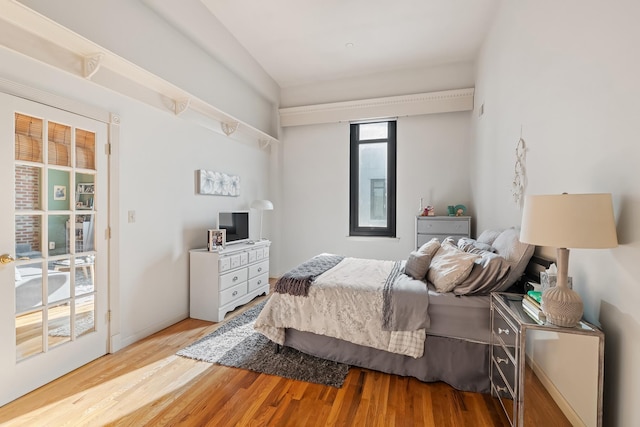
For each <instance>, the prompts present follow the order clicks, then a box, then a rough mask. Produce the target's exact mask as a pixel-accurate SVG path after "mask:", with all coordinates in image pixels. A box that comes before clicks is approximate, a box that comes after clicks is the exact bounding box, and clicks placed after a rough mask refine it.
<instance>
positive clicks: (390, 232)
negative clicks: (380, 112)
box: [349, 120, 397, 237]
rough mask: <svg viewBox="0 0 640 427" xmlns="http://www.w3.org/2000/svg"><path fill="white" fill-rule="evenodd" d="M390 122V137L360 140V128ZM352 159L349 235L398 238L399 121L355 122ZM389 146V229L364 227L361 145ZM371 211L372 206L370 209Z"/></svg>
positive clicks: (352, 128) (352, 134)
mask: <svg viewBox="0 0 640 427" xmlns="http://www.w3.org/2000/svg"><path fill="white" fill-rule="evenodd" d="M380 122H386V123H387V137H386V138H380V139H367V140H360V125H363V124H370V123H380ZM350 132H351V135H350V149H349V153H350V159H349V236H371V237H396V163H397V162H396V159H397V141H396V140H397V135H396V134H397V122H396V120H375V121H367V122H357V123H351V125H350ZM381 142H382V143H386V144H387V226H386V227H373V226H367V227H361V226H359V225H358V219H359V200H360V194H359V185H358V184H359V175H360V155H359V154H360V146H361V145H362V144H375V143H381ZM369 208H370V207H369Z"/></svg>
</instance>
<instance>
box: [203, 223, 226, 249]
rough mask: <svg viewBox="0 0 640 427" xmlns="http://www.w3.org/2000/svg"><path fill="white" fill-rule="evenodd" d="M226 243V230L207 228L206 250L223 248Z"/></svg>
mask: <svg viewBox="0 0 640 427" xmlns="http://www.w3.org/2000/svg"><path fill="white" fill-rule="evenodd" d="M226 244H227V230H219V229H216V228H212V229H209V230H207V250H208V251H209V252H214V251H219V250H220V249H224V246H225V245H226Z"/></svg>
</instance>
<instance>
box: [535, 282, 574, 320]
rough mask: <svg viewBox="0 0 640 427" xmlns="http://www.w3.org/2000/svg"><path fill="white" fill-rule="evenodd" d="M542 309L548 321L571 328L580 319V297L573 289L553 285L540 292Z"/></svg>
mask: <svg viewBox="0 0 640 427" xmlns="http://www.w3.org/2000/svg"><path fill="white" fill-rule="evenodd" d="M542 311H543V313H544V314H545V316H546V317H547V321H548V322H549V323H552V324H554V325H558V326H563V327H565V328H573V327H574V326H576V325H577V324H578V322H580V319H582V313H583V305H582V299H581V298H580V295H578V293H577V292H576V291H574V290H573V289H569V288H568V287H564V286H554V287H553V288H549V289H546V290H545V291H544V292H543V293H542Z"/></svg>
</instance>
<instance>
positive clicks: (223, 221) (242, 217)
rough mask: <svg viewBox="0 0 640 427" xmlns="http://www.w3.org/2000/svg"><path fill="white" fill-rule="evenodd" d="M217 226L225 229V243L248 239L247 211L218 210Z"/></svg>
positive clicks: (246, 240)
mask: <svg viewBox="0 0 640 427" xmlns="http://www.w3.org/2000/svg"><path fill="white" fill-rule="evenodd" d="M218 228H219V229H221V230H226V231H227V244H234V243H241V242H248V241H249V211H233V212H218Z"/></svg>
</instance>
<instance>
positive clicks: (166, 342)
mask: <svg viewBox="0 0 640 427" xmlns="http://www.w3.org/2000/svg"><path fill="white" fill-rule="evenodd" d="M261 300H262V299H260V298H259V299H257V300H254V301H253V302H252V303H250V304H249V305H247V306H245V307H244V308H243V309H240V310H236V312H233V313H230V315H228V316H227V319H226V320H228V319H229V318H232V317H234V316H237V315H238V314H240V313H241V312H243V311H244V310H246V309H247V308H249V307H251V306H253V305H255V304H257V303H258V302H260V301H261ZM222 324H223V322H221V323H218V324H213V323H210V322H204V321H200V320H195V319H186V320H184V321H182V322H179V323H177V324H176V325H173V326H171V327H169V328H167V329H165V330H163V331H161V332H159V333H157V334H155V335H153V336H151V337H149V338H147V339H144V340H142V341H140V342H138V343H135V344H133V345H131V346H129V347H127V348H125V349H123V350H121V351H119V352H117V353H115V354H111V355H107V356H104V357H102V358H100V359H98V360H96V361H94V362H91V363H89V364H88V365H85V366H83V367H82V368H80V369H77V370H75V371H73V372H71V373H69V374H68V375H66V376H64V377H62V378H60V379H58V380H56V381H54V382H52V383H50V384H47V385H45V386H43V387H41V388H39V389H38V390H35V391H34V392H32V393H30V394H28V395H26V396H24V397H22V398H20V399H18V400H16V401H14V402H11V403H9V404H7V405H5V406H3V407H1V408H0V425H3V426H45V425H46V426H54V427H58V426H91V427H93V426H116V427H119V426H136V427H137V426H154V427H155V426H178V427H192V426H198V427H200V426H215V427H226V426H295V427H305V426H318V427H320V426H323V427H324V426H366V427H376V426H381V427H391V426H421V427H423V426H424V427H426V426H437V427H442V426H469V425H472V426H474V427H475V426H478V427H482V426H507V425H508V422H507V419H506V417H505V415H504V414H503V413H502V409H501V407H500V404H499V403H497V401H496V400H494V399H492V398H491V397H490V396H487V395H483V394H478V393H466V392H460V391H457V390H454V389H453V388H451V387H450V386H448V385H446V384H444V383H430V384H429V383H424V382H421V381H418V380H416V379H414V378H404V377H399V376H395V375H389V374H384V373H380V372H375V371H370V370H367V369H360V368H351V369H350V371H349V374H348V375H347V378H346V381H345V384H344V386H343V387H342V388H340V389H337V388H334V387H329V386H323V385H319V384H310V383H305V382H301V381H294V380H288V379H284V378H280V377H276V376H271V375H266V374H259V373H255V372H251V371H246V370H242V369H237V368H229V367H224V366H219V365H215V364H210V363H206V362H200V361H196V360H192V359H187V358H183V357H179V356H176V354H175V353H176V352H177V351H178V350H179V349H181V348H183V347H185V346H187V345H188V344H191V343H192V342H194V341H196V340H197V339H198V338H200V337H202V336H204V335H206V334H208V333H210V332H212V331H213V330H215V329H217V328H218V327H220V326H221V325H222ZM536 387H537V388H536V389H535V391H534V392H531V393H530V396H529V397H528V399H531V400H532V401H533V403H530V402H529V400H528V401H527V404H530V405H536V408H540V411H536V414H535V422H536V423H537V424H536V425H557V426H564V425H568V423H566V422H565V421H566V419H564V417H563V415H562V414H561V412H560V411H559V409H558V408H557V406H556V405H555V404H554V403H553V402H552V401H551V399H550V397H549V396H548V394H547V393H546V391H545V390H544V388H542V386H541V384H539V382H538V384H537V385H536ZM549 420H552V421H549ZM531 425H534V424H531Z"/></svg>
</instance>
